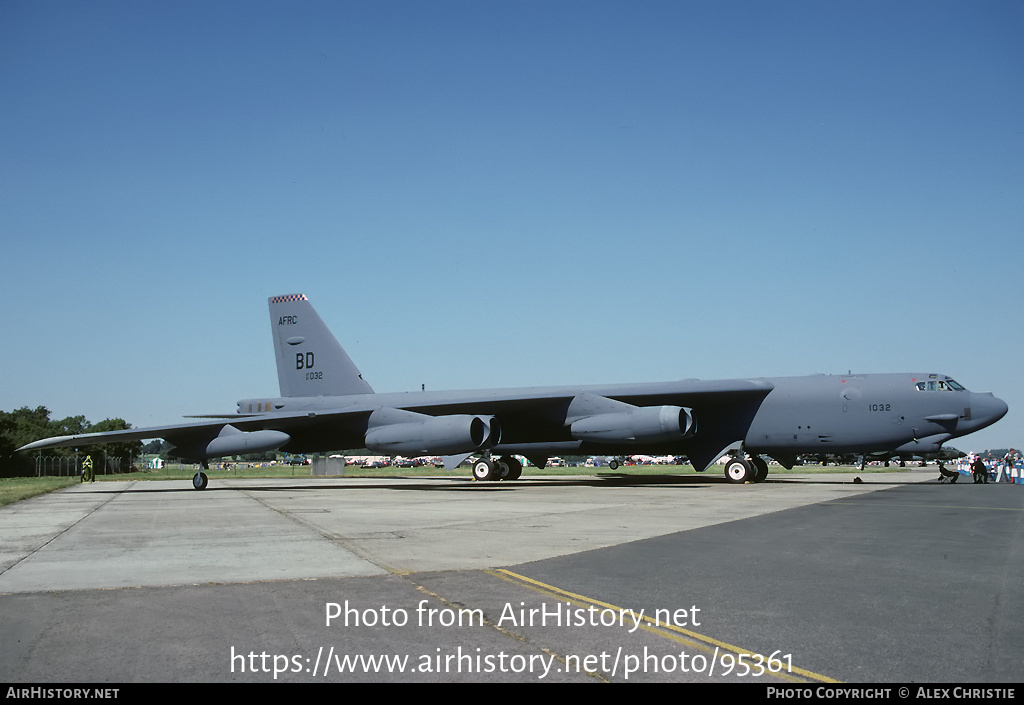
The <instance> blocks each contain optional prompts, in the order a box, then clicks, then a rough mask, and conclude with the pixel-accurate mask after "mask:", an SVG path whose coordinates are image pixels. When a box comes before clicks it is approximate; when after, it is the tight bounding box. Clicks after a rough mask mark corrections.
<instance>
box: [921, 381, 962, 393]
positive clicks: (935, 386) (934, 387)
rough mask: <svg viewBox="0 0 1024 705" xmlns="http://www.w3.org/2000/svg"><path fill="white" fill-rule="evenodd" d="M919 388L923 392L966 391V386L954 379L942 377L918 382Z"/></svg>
mask: <svg viewBox="0 0 1024 705" xmlns="http://www.w3.org/2000/svg"><path fill="white" fill-rule="evenodd" d="M917 389H918V391H921V392H934V391H940V392H962V391H964V386H963V385H962V384H960V383H959V382H957V381H956V380H953V379H944V380H943V379H940V380H938V381H935V380H930V381H928V382H918V383H917Z"/></svg>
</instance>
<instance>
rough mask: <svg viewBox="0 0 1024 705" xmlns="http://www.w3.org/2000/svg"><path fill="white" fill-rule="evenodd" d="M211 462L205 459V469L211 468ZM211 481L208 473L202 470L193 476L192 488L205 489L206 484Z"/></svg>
mask: <svg viewBox="0 0 1024 705" xmlns="http://www.w3.org/2000/svg"><path fill="white" fill-rule="evenodd" d="M209 469H210V464H209V463H208V462H206V461H205V460H204V461H203V470H209ZM209 482H210V478H208V477H207V476H206V473H205V472H203V471H202V470H200V471H199V472H197V473H196V474H195V475H194V476H193V477H192V489H194V490H205V489H206V485H208V484H209Z"/></svg>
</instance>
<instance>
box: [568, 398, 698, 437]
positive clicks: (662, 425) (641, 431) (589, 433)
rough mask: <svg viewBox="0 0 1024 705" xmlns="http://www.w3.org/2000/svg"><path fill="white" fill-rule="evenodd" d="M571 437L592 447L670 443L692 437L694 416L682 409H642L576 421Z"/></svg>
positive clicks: (664, 407) (647, 407)
mask: <svg viewBox="0 0 1024 705" xmlns="http://www.w3.org/2000/svg"><path fill="white" fill-rule="evenodd" d="M569 428H570V431H571V432H572V437H573V438H575V439H576V440H579V441H591V442H593V443H637V444H639V443H667V442H670V441H678V440H682V439H684V438H688V437H689V436H692V435H693V431H694V423H693V416H692V415H691V414H690V410H689V409H684V408H683V407H681V406H643V407H636V408H635V409H633V410H630V411H616V412H613V413H608V414H596V415H594V416H588V417H586V418H583V419H579V420H577V421H574V422H573V423H572V425H571V426H570V427H569Z"/></svg>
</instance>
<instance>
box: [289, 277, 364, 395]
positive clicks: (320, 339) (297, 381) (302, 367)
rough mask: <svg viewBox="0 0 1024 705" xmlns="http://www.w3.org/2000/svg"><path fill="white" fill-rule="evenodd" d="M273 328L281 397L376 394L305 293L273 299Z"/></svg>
mask: <svg viewBox="0 0 1024 705" xmlns="http://www.w3.org/2000/svg"><path fill="white" fill-rule="evenodd" d="M270 329H271V331H272V332H273V335H274V355H275V356H276V357H277V379H278V381H279V382H280V383H281V396H282V397H316V396H344V395H348V394H372V393H373V389H371V388H370V385H369V384H367V383H366V380H364V379H363V376H362V375H361V374H359V370H358V369H357V368H356V366H355V365H354V364H353V363H352V360H351V358H349V356H348V354H347V353H346V352H345V350H344V349H343V348H342V347H341V345H339V344H338V341H337V339H336V338H335V337H334V336H333V335H332V334H331V331H330V330H328V329H327V326H326V325H324V322H323V321H322V320H321V319H320V316H318V315H317V312H316V311H315V310H313V305H312V304H311V303H309V299H307V298H306V295H305V294H289V295H287V296H272V297H270Z"/></svg>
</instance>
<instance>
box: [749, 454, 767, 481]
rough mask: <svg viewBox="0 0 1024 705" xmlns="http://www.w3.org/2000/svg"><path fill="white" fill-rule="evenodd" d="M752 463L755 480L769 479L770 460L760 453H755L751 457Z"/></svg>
mask: <svg viewBox="0 0 1024 705" xmlns="http://www.w3.org/2000/svg"><path fill="white" fill-rule="evenodd" d="M750 464H751V465H753V466H754V482H764V481H765V480H767V479H768V461H767V460H765V459H764V458H762V457H761V456H759V455H755V456H754V457H753V458H751V459H750Z"/></svg>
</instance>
